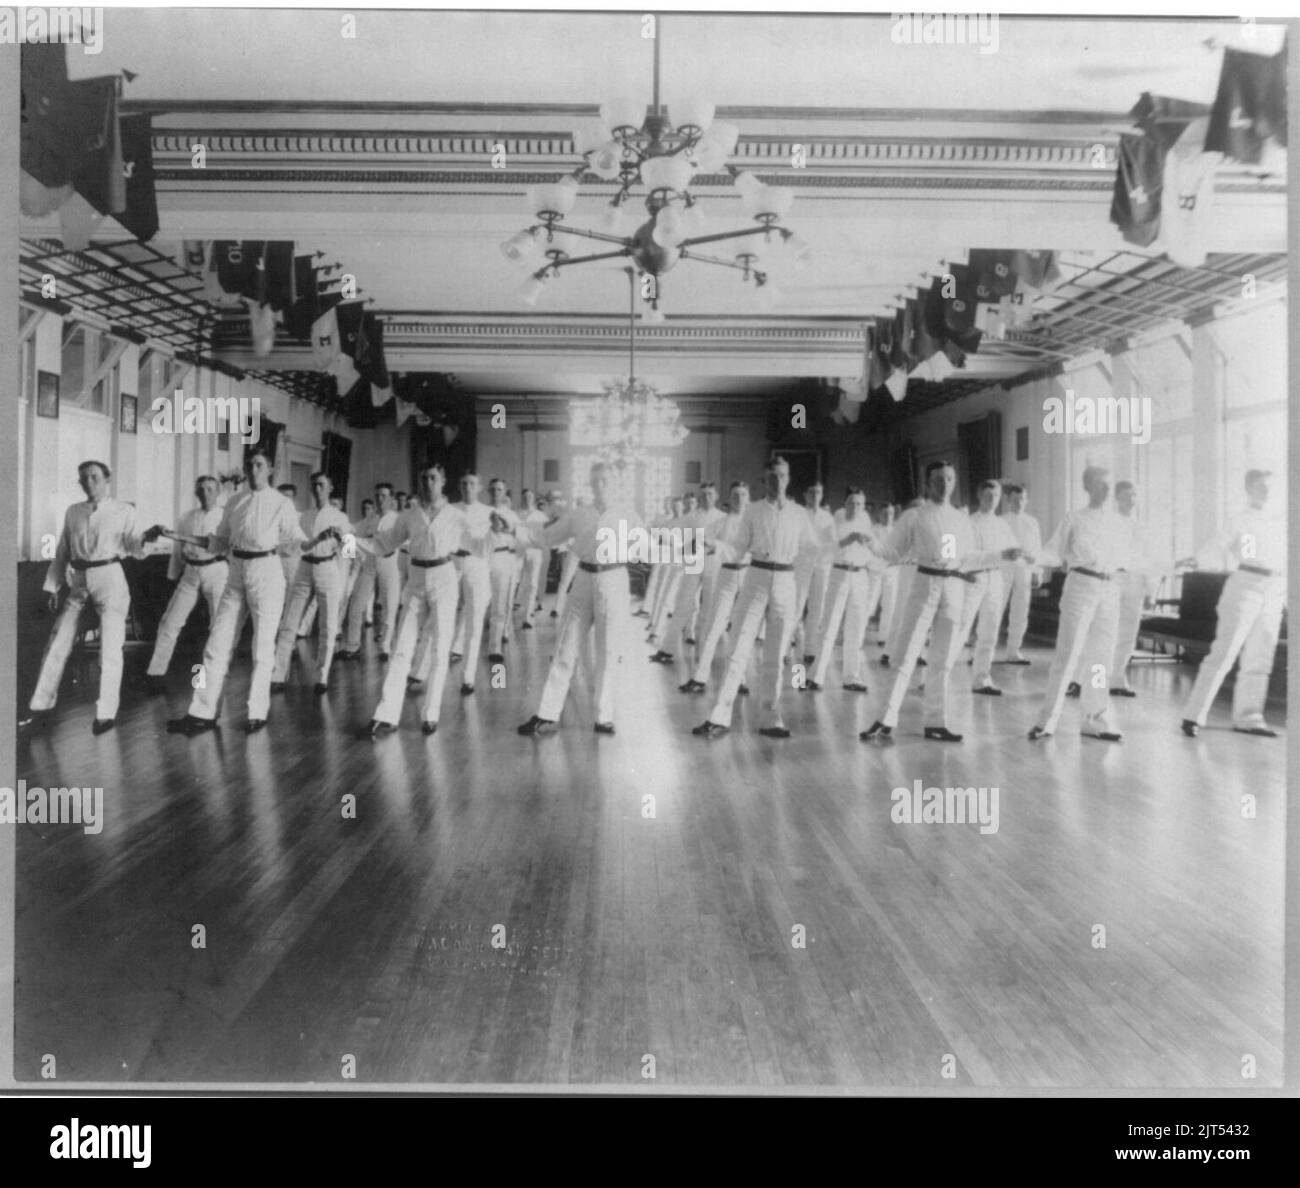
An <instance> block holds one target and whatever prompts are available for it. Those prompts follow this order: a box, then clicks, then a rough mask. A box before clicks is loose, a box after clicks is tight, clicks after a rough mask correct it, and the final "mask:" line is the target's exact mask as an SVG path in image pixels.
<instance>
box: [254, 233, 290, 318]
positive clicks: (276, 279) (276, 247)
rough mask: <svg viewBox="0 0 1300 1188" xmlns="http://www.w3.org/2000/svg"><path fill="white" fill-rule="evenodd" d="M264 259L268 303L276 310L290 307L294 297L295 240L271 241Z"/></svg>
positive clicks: (264, 253) (263, 256) (267, 245)
mask: <svg viewBox="0 0 1300 1188" xmlns="http://www.w3.org/2000/svg"><path fill="white" fill-rule="evenodd" d="M262 259H263V262H264V277H265V284H266V303H267V304H268V305H269V306H270V307H271V308H272V309H274V310H285V309H288V308H289V306H291V305H292V304H293V299H294V272H293V241H292V240H289V239H274V240H271V241H269V242H268V243H267V244H266V248H265V250H264V252H263V254H262Z"/></svg>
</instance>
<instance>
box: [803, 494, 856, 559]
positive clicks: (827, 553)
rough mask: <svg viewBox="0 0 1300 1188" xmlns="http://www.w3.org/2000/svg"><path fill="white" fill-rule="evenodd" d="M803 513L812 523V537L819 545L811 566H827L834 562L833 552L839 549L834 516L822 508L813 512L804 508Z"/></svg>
mask: <svg viewBox="0 0 1300 1188" xmlns="http://www.w3.org/2000/svg"><path fill="white" fill-rule="evenodd" d="M804 511H805V512H807V514H808V519H809V520H810V521H811V522H812V528H813V535H814V536H816V537H817V541H818V544H819V545H820V548H819V550H818V552H817V556H816V557H815V558H814V559H813V561H812V564H813V565H829V564H830V563H831V562H832V561H834V560H835V552H836V549H837V548H838V547H839V541H838V539H837V538H836V535H835V516H833V515H831V513H830V512H829V511H827V510H826V509H825V508H824V507H819V508H816V509H813V510H809V509H808V508H804ZM864 515H865V513H864Z"/></svg>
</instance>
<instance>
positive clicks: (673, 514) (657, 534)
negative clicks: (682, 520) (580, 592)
mask: <svg viewBox="0 0 1300 1188" xmlns="http://www.w3.org/2000/svg"><path fill="white" fill-rule="evenodd" d="M681 513H682V501H681V500H680V499H674V498H673V497H672V496H671V495H665V496H664V510H663V515H661V516H658V517H657V518H655V519H654V520H653V521H651V522H650V523H649V524H648V525H647V527H648V528H649V529H650V532H651V535H652V539H653V540H654V542H655V544H656V546H658V545H660V544H662V542H663V540H664V530H665V529H666V528H667V527H668V526H669V525H670V524H671V523H672V522H673V521H674V520H675V519H676V518H677V517H678V516H679V515H681ZM653 555H654V556H660V555H661V553H660V552H659V551H658V549H656V552H655V553H654V554H653ZM667 576H668V570H667V567H666V566H665V564H664V563H663V562H662V561H656V562H654V563H653V564H652V565H651V566H650V580H649V581H648V582H646V587H645V597H644V598H643V599H642V600H641V605H640V607H639V608H638V609H637V610H636V611H635V612H634V613H635V615H636V617H637V618H639V619H651V618H653V617H654V614H655V611H656V609H657V608H658V606H659V596H660V591H661V590H662V588H663V583H664V579H665V578H666V577H667Z"/></svg>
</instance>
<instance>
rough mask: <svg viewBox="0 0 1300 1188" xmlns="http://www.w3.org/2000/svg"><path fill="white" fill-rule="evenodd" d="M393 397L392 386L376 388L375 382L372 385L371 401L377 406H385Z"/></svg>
mask: <svg viewBox="0 0 1300 1188" xmlns="http://www.w3.org/2000/svg"><path fill="white" fill-rule="evenodd" d="M392 398H393V389H392V387H391V386H390V387H386V388H376V387H375V385H374V384H371V385H370V403H371V404H373V405H374V406H375V407H376V408H383V407H384V405H385V404H387V403H388V402H389V401H390V400H392Z"/></svg>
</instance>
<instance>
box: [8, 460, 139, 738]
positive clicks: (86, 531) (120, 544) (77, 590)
mask: <svg viewBox="0 0 1300 1188" xmlns="http://www.w3.org/2000/svg"><path fill="white" fill-rule="evenodd" d="M111 477H112V472H111V471H110V470H109V469H108V467H107V466H105V465H104V464H103V463H102V462H83V463H82V464H81V465H80V466H78V467H77V481H78V483H79V484H80V485H81V489H82V491H84V492H85V494H86V501H85V502H84V503H74V504H73V505H72V506H71V507H69V508H68V511H67V514H66V515H65V516H64V519H63V531H62V533H60V535H59V543H58V546H57V547H56V549H55V553H54V560H52V561H51V562H50V565H49V568H48V569H47V570H46V573H45V586H44V589H45V593H46V595H47V596H48V605H49V608H50V610H51V611H58V609H59V591H60V589H62V587H63V586H64V585H65V584H66V585H67V587H68V597H67V600H66V601H65V602H64V604H63V610H62V611H61V612H60V613H59V619H58V622H57V623H55V625H54V631H53V633H52V634H51V635H50V642H49V643H48V644H47V645H46V649H45V658H44V659H43V660H42V661H41V674H40V676H39V677H38V678H37V681H36V691H35V692H34V693H33V694H32V699H31V703H30V708H29V710H28V714H27V716H26V717H25V718H22V719H20V720H19V723H18V725H19V726H20V727H28V726H32V725H34V724H36V723H37V722H38V721H39V718H40V715H42V714H44V713H45V712H46V711H48V710H51V709H53V708H54V705H55V702H56V701H57V699H58V695H59V684H60V682H61V681H62V680H63V669H64V668H65V666H66V665H67V663H68V656H69V655H70V654H71V652H72V644H73V641H74V640H75V639H76V636H77V624H78V622H79V621H80V619H81V612H82V611H83V610H85V609H86V604H87V603H89V604H90V605H92V606H93V607H94V608H95V610H96V612H97V613H98V614H99V639H100V667H99V699H98V700H97V701H96V702H95V720H94V722H93V723H92V725H91V731H92V733H94V734H103V733H104V732H105V731H106V730H112V729H113V726H114V724H115V723H116V721H117V706H118V700H119V698H120V696H121V690H122V649H123V647H124V646H125V644H126V615H127V611H128V610H129V609H130V606H131V592H130V590H129V589H128V588H127V584H126V575H125V574H124V573H123V572H122V557H123V556H124V555H125V556H138V555H139V554H140V553H141V551H142V550H143V547H144V545H145V544H148V543H149V542H150V541H152V540H154V539H155V538H156V537H157V535H158V533H157V532H156V531H155V530H154V529H152V528H151V529H149V530H148V531H147V532H145V533H143V534H141V533H139V532H137V530H136V522H135V508H134V507H132V506H131V504H129V503H122V502H120V501H119V500H116V499H112V498H110V496H109V494H108V487H109V479H110V478H111Z"/></svg>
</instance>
